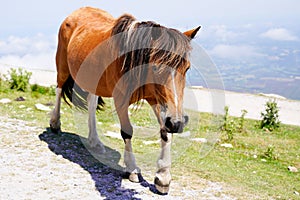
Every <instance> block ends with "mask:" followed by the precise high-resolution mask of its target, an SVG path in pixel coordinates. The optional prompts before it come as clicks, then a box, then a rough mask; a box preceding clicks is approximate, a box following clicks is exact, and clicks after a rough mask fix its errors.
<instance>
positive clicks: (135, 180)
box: [128, 172, 140, 183]
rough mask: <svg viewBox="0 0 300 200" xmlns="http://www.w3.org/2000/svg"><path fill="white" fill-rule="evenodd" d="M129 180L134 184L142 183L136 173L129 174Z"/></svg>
mask: <svg viewBox="0 0 300 200" xmlns="http://www.w3.org/2000/svg"><path fill="white" fill-rule="evenodd" d="M128 179H129V180H130V181H131V182H133V183H139V182H140V180H139V174H137V173H134V172H132V173H130V174H129V177H128Z"/></svg>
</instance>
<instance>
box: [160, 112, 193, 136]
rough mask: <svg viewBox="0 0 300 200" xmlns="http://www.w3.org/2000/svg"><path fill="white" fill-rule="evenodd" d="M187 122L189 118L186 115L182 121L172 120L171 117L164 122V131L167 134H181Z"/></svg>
mask: <svg viewBox="0 0 300 200" xmlns="http://www.w3.org/2000/svg"><path fill="white" fill-rule="evenodd" d="M188 121H189V117H188V116H187V115H185V116H183V120H182V121H178V120H173V119H172V118H171V117H167V118H166V122H165V127H166V131H167V132H169V133H182V132H183V128H184V127H185V125H186V124H187V123H188Z"/></svg>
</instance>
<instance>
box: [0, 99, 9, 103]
mask: <svg viewBox="0 0 300 200" xmlns="http://www.w3.org/2000/svg"><path fill="white" fill-rule="evenodd" d="M0 103H3V104H7V103H11V100H10V99H8V98H4V99H1V100H0Z"/></svg>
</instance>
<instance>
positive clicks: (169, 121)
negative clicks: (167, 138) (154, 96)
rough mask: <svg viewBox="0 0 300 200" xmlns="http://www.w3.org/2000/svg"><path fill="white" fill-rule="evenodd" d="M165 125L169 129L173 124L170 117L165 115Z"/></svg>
mask: <svg viewBox="0 0 300 200" xmlns="http://www.w3.org/2000/svg"><path fill="white" fill-rule="evenodd" d="M165 126H166V127H167V128H168V129H171V128H172V126H173V124H172V121H171V117H167V118H166V122H165Z"/></svg>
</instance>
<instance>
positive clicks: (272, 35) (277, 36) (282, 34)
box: [261, 28, 298, 41]
mask: <svg viewBox="0 0 300 200" xmlns="http://www.w3.org/2000/svg"><path fill="white" fill-rule="evenodd" d="M261 37H265V38H269V39H272V40H278V41H297V40H298V37H297V36H295V35H293V34H292V33H291V32H290V31H288V30H287V29H284V28H273V29H270V30H268V31H267V32H265V33H262V34H261Z"/></svg>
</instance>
